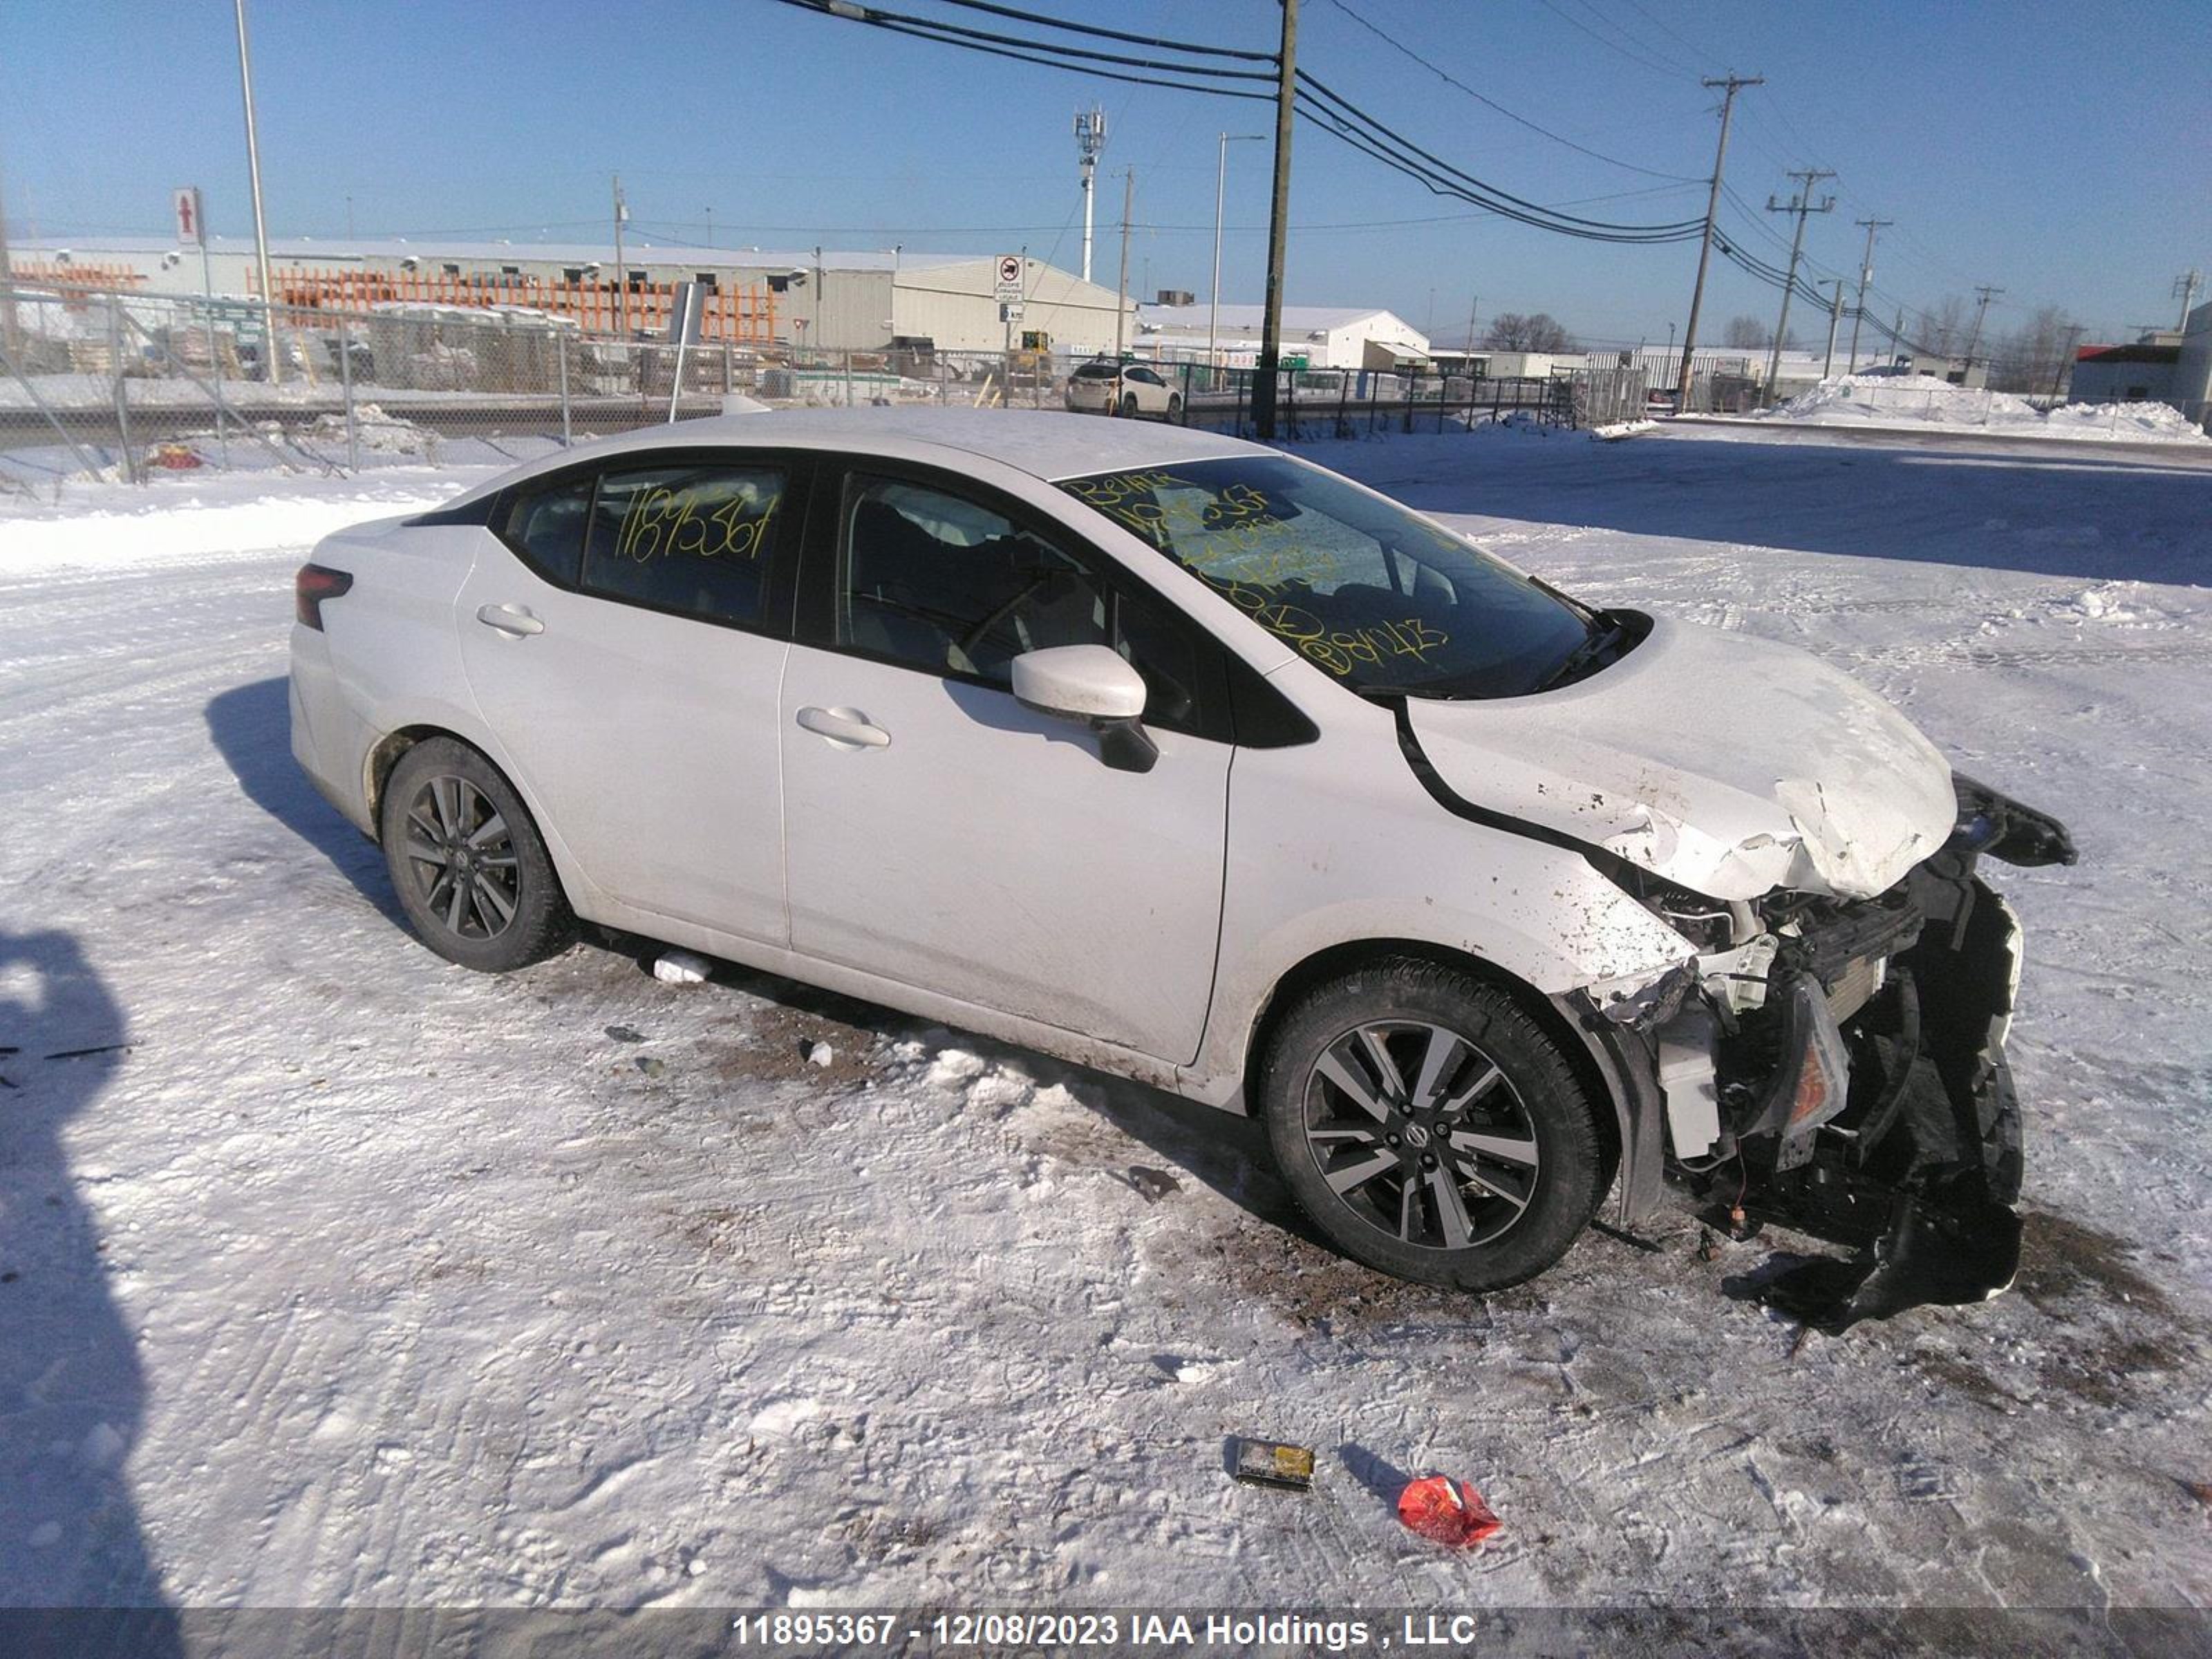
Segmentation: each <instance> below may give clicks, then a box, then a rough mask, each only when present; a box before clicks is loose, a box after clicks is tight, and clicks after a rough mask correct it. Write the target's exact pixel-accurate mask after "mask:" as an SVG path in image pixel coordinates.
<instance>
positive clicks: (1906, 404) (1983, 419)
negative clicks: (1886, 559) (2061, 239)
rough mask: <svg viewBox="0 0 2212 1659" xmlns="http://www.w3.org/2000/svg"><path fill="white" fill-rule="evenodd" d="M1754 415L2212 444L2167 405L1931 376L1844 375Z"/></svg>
mask: <svg viewBox="0 0 2212 1659" xmlns="http://www.w3.org/2000/svg"><path fill="white" fill-rule="evenodd" d="M1749 418H1751V419H1753V420H1759V421H1787V422H1792V423H1811V424H1814V425H1820V426H1838V425H1868V426H1887V427H1905V428H1911V429H1914V430H1922V431H1925V430H1936V429H1949V428H1956V427H1972V428H1977V429H1978V430H1983V431H1989V432H2000V433H2003V434H2006V435H2009V436H2015V437H2038V438H2092V439H2104V440H2106V441H2111V440H2113V439H2118V440H2121V441H2125V442H2129V443H2179V444H2203V443H2212V438H2208V437H2206V436H2205V435H2204V433H2203V431H2202V430H2201V429H2200V428H2198V427H2197V425H2196V424H2195V422H2191V421H2190V420H2189V419H2188V418H2187V417H2186V416H2184V415H2183V414H2182V413H2181V411H2180V410H2177V409H2174V408H2172V407H2171V406H2170V405H2168V404H2150V403H2141V404H2064V405H2063V406H2062V407H2060V408H2058V409H2056V410H2051V412H2050V413H2049V414H2047V415H2046V414H2045V412H2044V411H2043V410H2039V409H2038V408H2037V407H2036V406H2035V405H2034V404H2031V403H2029V402H2028V401H2027V399H2026V398H2017V397H2015V396H2014V395H2013V394H2012V393H2010V392H1990V391H1987V390H1984V389H1981V388H1977V387H1971V386H1953V385H1952V384H1951V383H1950V382H1949V381H1948V380H1938V379H1936V377H1935V376H1934V375H1932V374H1842V375H1838V376H1836V377H1835V378H1834V379H1832V380H1823V381H1821V382H1820V385H1819V386H1815V387H1814V388H1813V390H1812V391H1810V392H1802V393H1800V394H1799V395H1798V396H1796V397H1795V398H1790V400H1789V401H1788V402H1787V403H1784V404H1776V405H1775V406H1774V407H1773V408H1772V409H1768V410H1760V411H1759V412H1758V413H1757V414H1755V415H1753V416H1750V417H1749Z"/></svg>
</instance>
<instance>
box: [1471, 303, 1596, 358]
mask: <svg viewBox="0 0 2212 1659" xmlns="http://www.w3.org/2000/svg"><path fill="white" fill-rule="evenodd" d="M1482 343H1483V344H1485V345H1486V346H1488V347H1489V348H1490V349H1492V350H1493V351H1550V352H1564V351H1572V350H1573V349H1575V343H1574V338H1573V337H1572V336H1571V335H1570V334H1569V333H1568V332H1567V331H1566V329H1565V325H1562V324H1561V323H1560V322H1559V319H1557V318H1555V317H1553V315H1552V314H1551V313H1549V312H1548V311H1537V312H1531V313H1528V314H1527V315H1526V316H1524V315H1522V313H1520V312H1517V311H1501V312H1499V313H1498V315H1497V316H1495V317H1493V318H1492V319H1490V331H1489V332H1488V333H1487V334H1486V335H1484V336H1483V338H1482Z"/></svg>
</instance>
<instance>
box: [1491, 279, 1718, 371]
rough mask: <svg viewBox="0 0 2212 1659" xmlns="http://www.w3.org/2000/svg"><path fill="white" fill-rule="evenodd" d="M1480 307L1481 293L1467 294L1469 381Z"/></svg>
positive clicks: (1671, 332) (1671, 327)
mask: <svg viewBox="0 0 2212 1659" xmlns="http://www.w3.org/2000/svg"><path fill="white" fill-rule="evenodd" d="M1481 309H1482V295H1480V294H1473V295H1468V301H1467V378H1468V380H1470V381H1471V380H1474V314H1475V313H1477V312H1478V311H1480V310H1481ZM1667 336H1668V338H1669V339H1672V338H1673V337H1674V325H1672V324H1671V323H1670V324H1668V328H1667Z"/></svg>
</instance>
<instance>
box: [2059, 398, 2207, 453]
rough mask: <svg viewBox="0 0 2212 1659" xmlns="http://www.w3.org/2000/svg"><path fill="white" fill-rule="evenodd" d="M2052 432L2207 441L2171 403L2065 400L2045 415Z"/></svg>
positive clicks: (2159, 440) (2157, 440)
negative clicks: (2081, 402) (2110, 402)
mask: <svg viewBox="0 0 2212 1659" xmlns="http://www.w3.org/2000/svg"><path fill="white" fill-rule="evenodd" d="M2045 423H2046V430H2048V431H2049V432H2050V433H2051V435H2054V436H2056V435H2066V436H2074V435H2077V433H2078V435H2080V436H2081V437H2084V438H2124V439H2127V440H2129V441H2131V442H2135V443H2184V444H2187V443H2208V442H2212V438H2207V437H2206V436H2205V434H2204V429H2203V428H2202V427H2200V426H2198V425H2197V422H2194V421H2192V420H2191V419H2190V418H2189V417H2188V416H2186V415H2185V414H2183V413H2182V412H2181V411H2180V410H2178V409H2176V408H2175V407H2174V406H2173V405H2172V404H2153V403H2138V404H2063V405H2062V406H2061V407H2059V408H2057V409H2054V410H2051V413H2050V415H2049V416H2046V417H2045Z"/></svg>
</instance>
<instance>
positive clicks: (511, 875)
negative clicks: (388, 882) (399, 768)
mask: <svg viewBox="0 0 2212 1659" xmlns="http://www.w3.org/2000/svg"><path fill="white" fill-rule="evenodd" d="M405 834H406V841H405V843H404V847H405V852H406V854H407V867H408V869H409V870H410V872H412V874H413V876H414V879H415V884H416V888H415V890H416V893H417V894H419V895H420V896H421V897H422V902H423V905H424V907H425V908H428V910H429V911H430V912H431V913H432V914H433V915H435V916H436V917H437V918H438V919H439V920H440V921H442V922H443V923H444V924H445V926H446V928H447V931H448V932H450V933H453V934H454V935H455V936H456V937H457V938H459V939H497V938H498V937H499V936H500V935H501V933H505V932H506V931H507V927H509V926H510V925H511V924H512V923H513V921H514V916H515V912H516V911H517V909H519V908H520V902H521V896H522V891H521V890H522V872H521V869H520V865H519V863H518V862H517V860H516V858H515V852H514V836H513V831H512V830H510V829H508V828H507V820H506V819H505V818H504V817H501V815H500V812H499V810H498V809H497V808H496V807H495V806H494V805H492V804H491V802H490V800H489V799H487V798H486V796H485V794H484V793H483V790H481V789H479V788H477V786H476V785H475V784H473V783H471V782H470V781H469V780H468V779H466V778H461V777H454V776H453V775H444V776H441V777H433V778H428V779H425V780H424V781H423V783H422V787H421V788H420V789H418V790H416V793H415V799H413V800H412V801H411V802H410V803H409V804H408V807H407V824H406V831H405Z"/></svg>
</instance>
